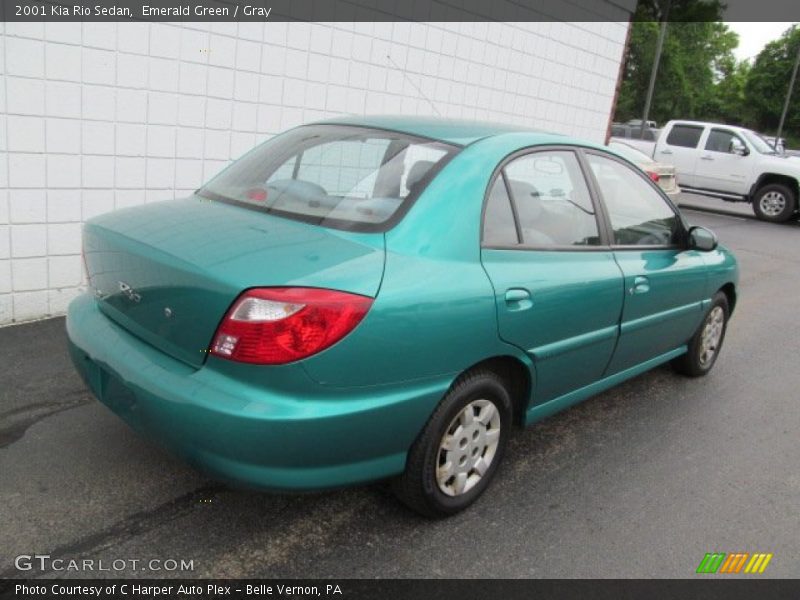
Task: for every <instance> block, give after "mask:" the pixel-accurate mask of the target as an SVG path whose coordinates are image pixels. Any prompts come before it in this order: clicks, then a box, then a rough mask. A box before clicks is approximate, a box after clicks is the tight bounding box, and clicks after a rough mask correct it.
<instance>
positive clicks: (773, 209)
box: [758, 192, 786, 217]
mask: <svg viewBox="0 0 800 600" xmlns="http://www.w3.org/2000/svg"><path fill="white" fill-rule="evenodd" d="M758 205H759V206H760V207H761V212H763V213H764V214H765V215H768V216H770V217H776V216H778V215H779V214H781V213H782V212H783V209H784V208H786V196H784V195H783V194H781V193H780V192H767V193H766V194H764V195H763V196H761V200H760V201H759V203H758Z"/></svg>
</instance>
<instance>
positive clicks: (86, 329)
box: [67, 294, 450, 490]
mask: <svg viewBox="0 0 800 600" xmlns="http://www.w3.org/2000/svg"><path fill="white" fill-rule="evenodd" d="M67 333H68V337H69V348H70V354H71V356H72V360H73V362H74V364H75V367H76V368H77V370H78V372H79V373H80V375H81V377H82V378H83V380H84V381H85V382H86V384H87V386H88V387H89V388H90V389H91V391H92V393H93V394H94V395H95V396H96V397H97V398H98V399H99V400H100V401H101V402H102V403H103V404H105V405H106V406H108V407H109V408H110V409H111V410H113V411H114V412H115V413H117V414H118V415H119V416H120V417H122V418H123V419H124V420H125V421H126V422H127V423H128V424H129V425H130V426H131V427H133V428H134V429H135V430H137V431H139V432H141V433H143V434H146V435H148V436H150V437H153V438H155V439H157V440H158V441H159V442H161V443H162V444H164V445H165V446H167V447H168V448H169V449H170V450H172V451H173V452H175V453H176V454H178V455H179V456H181V457H182V458H184V459H185V460H186V461H187V462H189V463H191V464H193V465H195V466H197V467H199V468H201V469H203V470H204V471H207V472H209V473H210V474H211V475H213V476H215V477H216V478H218V479H222V480H225V481H229V482H234V483H238V484H243V485H246V486H252V487H258V488H266V489H286V490H304V489H320V488H327V487H336V486H342V485H350V484H356V483H360V482H365V481H370V480H375V479H380V478H384V477H388V476H391V475H395V474H397V473H400V472H401V471H402V470H403V468H404V466H405V459H406V452H407V450H408V448H409V447H410V446H411V444H412V443H413V441H414V439H415V437H416V436H417V435H418V433H419V431H420V430H421V429H422V427H423V425H424V424H425V422H426V420H427V418H428V416H429V415H430V414H431V412H432V411H433V409H434V407H435V406H436V404H437V403H438V401H439V399H440V398H441V397H442V395H443V394H444V393H445V391H446V390H447V387H448V386H449V383H450V378H449V377H443V378H440V379H437V380H435V381H434V380H425V381H415V382H411V383H405V384H403V385H393V386H380V387H364V388H349V389H341V388H330V387H327V386H324V385H321V384H319V383H316V382H314V381H313V380H312V379H311V378H310V377H308V376H307V375H306V374H305V371H304V370H303V368H302V366H301V365H299V364H294V365H285V366H283V367H256V368H259V369H262V371H261V372H260V374H261V377H260V380H261V381H263V380H264V379H268V378H265V377H264V376H263V375H264V374H265V373H266V374H268V375H270V376H273V375H274V379H275V380H276V381H277V382H279V383H278V384H276V386H274V387H270V388H269V389H267V388H266V386H264V385H263V384H261V383H259V382H258V381H257V382H256V383H248V382H245V381H244V380H241V379H236V378H233V377H231V373H232V372H233V373H235V372H236V371H235V367H237V365H235V364H234V363H229V361H222V360H219V359H215V358H213V357H209V359H208V361H207V364H206V366H204V367H202V368H200V369H195V368H193V367H190V366H188V365H186V364H185V363H183V362H181V361H178V360H176V359H173V358H171V357H169V356H168V355H166V354H164V353H162V352H160V351H158V350H156V349H155V348H154V347H152V346H150V345H149V344H147V343H145V342H143V341H141V340H140V339H138V338H136V337H134V336H133V335H131V334H130V333H128V332H127V331H125V330H124V329H122V328H121V327H119V326H118V325H117V324H115V323H114V322H112V321H111V320H110V319H108V318H107V317H106V316H105V315H104V314H103V313H102V312H101V311H100V310H99V308H98V307H97V304H96V302H95V301H94V299H93V298H92V297H91V296H90V295H89V294H85V295H83V296H81V297H79V298H77V299H75V300H74V301H73V302H72V304H71V305H70V307H69V311H68V314H67ZM231 368H233V369H234V370H233V371H232V372H231V371H230V370H229V371H226V369H231ZM249 368H253V366H252V365H251V366H249ZM264 370H269V371H264ZM286 382H290V385H287V383H286ZM288 388H293V389H292V390H291V391H290V390H289V389H288Z"/></svg>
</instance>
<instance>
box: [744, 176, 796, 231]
mask: <svg viewBox="0 0 800 600" xmlns="http://www.w3.org/2000/svg"><path fill="white" fill-rule="evenodd" d="M796 208H797V198H795V194H794V192H793V191H792V190H791V189H790V188H788V187H787V186H785V185H782V184H780V183H771V184H769V185H765V186H764V187H762V188H759V190H758V191H757V192H756V194H755V196H754V197H753V212H754V213H755V214H756V216H757V217H758V218H759V219H761V220H762V221H770V222H772V223H782V222H783V221H788V220H789V219H790V218H791V217H792V215H793V214H794V211H795V210H796Z"/></svg>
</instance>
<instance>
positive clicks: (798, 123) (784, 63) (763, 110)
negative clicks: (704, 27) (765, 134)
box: [744, 26, 800, 132]
mask: <svg viewBox="0 0 800 600" xmlns="http://www.w3.org/2000/svg"><path fill="white" fill-rule="evenodd" d="M799 49H800V28H798V27H797V26H792V27H790V28H789V29H787V30H786V31H785V32H784V34H783V35H782V36H781V37H780V38H778V39H777V40H775V41H772V42H770V43H768V44H767V45H766V46H765V47H764V49H763V50H762V51H761V52H760V53H759V55H758V57H756V60H755V62H754V63H753V67H752V68H751V69H750V72H749V75H748V77H747V81H746V84H745V87H744V102H745V104H746V105H747V106H748V108H749V110H750V113H751V121H752V124H753V126H755V127H756V128H758V129H759V130H763V131H769V132H774V131H775V130H776V129H777V128H778V121H779V120H780V117H781V112H782V111H783V103H784V101H785V99H786V91H787V87H788V85H789V80H790V79H791V76H792V69H793V68H794V63H795V60H796V59H797V52H798V50H799ZM798 87H800V85H798V84H795V92H794V95H793V99H794V101H793V102H790V103H789V112H788V113H787V115H786V123H785V125H784V129H785V130H787V131H793V132H797V131H798V130H800V102H798V100H797V98H798V94H800V92H798V90H797V88H798Z"/></svg>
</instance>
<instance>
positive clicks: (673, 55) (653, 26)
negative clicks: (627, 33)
mask: <svg viewBox="0 0 800 600" xmlns="http://www.w3.org/2000/svg"><path fill="white" fill-rule="evenodd" d="M722 8H723V7H722V5H721V3H720V2H718V1H714V2H706V3H698V2H695V1H693V0H673V2H672V3H671V6H670V9H669V21H670V22H669V24H668V26H667V32H666V37H665V39H664V47H663V52H662V55H661V63H660V65H659V70H658V78H657V80H656V87H655V91H654V94H653V101H652V104H651V107H650V117H649V118H650V119H652V120H655V121H658V122H660V123H663V122H664V121H668V120H669V119H671V118H673V117H675V116H678V115H679V116H680V118H684V119H690V118H701V117H706V116H708V115H709V114H714V115H715V116H718V117H720V118H721V117H723V116H724V115H726V114H728V113H729V112H730V111H729V107H728V106H727V105H725V104H724V103H722V102H721V101H720V94H719V93H718V89H717V88H718V86H720V84H721V82H725V83H726V84H725V85H724V86H723V90H722V91H723V92H724V94H723V95H724V97H725V98H727V99H731V100H734V99H736V98H737V97H738V96H739V94H740V91H739V90H738V88H737V87H736V85H735V83H734V81H731V82H728V81H727V80H728V78H729V76H730V75H732V74H734V73H735V72H736V60H735V58H734V56H733V49H734V48H736V46H737V45H738V43H739V39H738V36H737V35H736V34H735V33H734V32H732V31H730V29H728V27H727V25H725V24H724V23H721V22H719V21H718V19H719V18H720V16H721V14H722ZM660 16H661V11H660V8H659V6H658V3H657V2H655V0H643V1H642V2H640V3H639V6H638V8H637V12H636V14H635V15H634V22H633V23H632V25H631V27H632V29H631V39H630V43H629V44H628V54H627V57H626V62H625V71H624V77H623V83H622V88H621V90H620V97H619V100H618V103H617V115H616V117H617V120H622V121H625V120H628V119H632V118H641V116H642V115H641V113H642V110H643V108H644V104H645V97H646V95H647V87H648V84H649V81H650V72H651V68H652V65H653V59H654V57H655V51H656V43H657V39H658V33H659V28H660V24H659V23H658V22H657V20H658V19H659V18H660ZM715 19H716V20H715ZM734 79H735V78H734ZM734 114H736V113H734Z"/></svg>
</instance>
